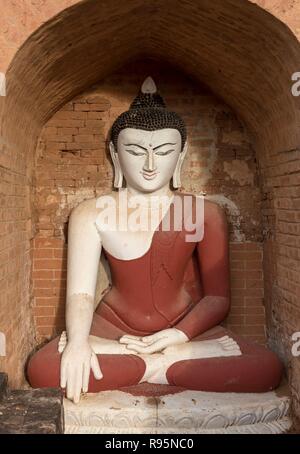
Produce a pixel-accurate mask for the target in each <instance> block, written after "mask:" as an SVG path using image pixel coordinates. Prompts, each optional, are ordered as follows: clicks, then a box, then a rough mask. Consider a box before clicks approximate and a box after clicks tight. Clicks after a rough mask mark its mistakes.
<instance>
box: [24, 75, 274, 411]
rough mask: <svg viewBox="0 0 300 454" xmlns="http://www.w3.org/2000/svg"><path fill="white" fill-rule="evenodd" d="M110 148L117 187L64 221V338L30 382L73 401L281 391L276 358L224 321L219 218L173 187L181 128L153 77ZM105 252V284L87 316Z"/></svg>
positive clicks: (33, 364) (224, 249)
mask: <svg viewBox="0 0 300 454" xmlns="http://www.w3.org/2000/svg"><path fill="white" fill-rule="evenodd" d="M109 147H110V153H111V158H112V163H113V166H114V172H115V175H114V190H113V191H112V192H111V193H109V194H105V195H103V196H100V197H98V198H93V199H90V200H86V201H84V202H82V203H81V204H79V206H78V207H76V208H75V209H74V210H73V211H72V213H71V216H70V221H69V230H68V264H67V297H66V331H65V332H63V333H62V335H61V336H60V337H58V338H56V339H54V340H52V341H50V342H49V343H48V344H46V345H45V346H44V347H42V348H41V349H40V350H39V351H37V352H36V353H35V354H34V355H33V356H32V357H31V359H30V361H29V364H28V370H27V373H28V378H29V382H30V384H31V386H32V387H59V386H60V387H62V388H63V389H65V393H66V397H67V398H68V399H71V400H73V401H74V402H75V403H76V402H79V400H80V396H81V393H85V392H100V391H104V390H113V389H122V388H128V387H130V386H132V385H138V384H140V383H150V384H151V383H153V384H158V385H171V386H173V387H180V388H185V389H189V390H200V391H213V392H265V391H268V390H272V389H274V388H276V387H277V386H278V384H279V383H280V380H281V376H282V364H281V362H280V361H279V359H278V358H277V356H276V355H275V354H274V353H273V352H272V351H271V350H269V349H268V348H266V347H265V346H262V345H258V344H255V343H250V342H248V341H246V340H244V339H243V338H242V337H240V336H238V335H236V334H234V333H232V332H230V331H228V330H226V329H225V328H224V327H222V326H221V325H220V324H221V322H222V321H223V320H224V319H225V317H226V315H227V314H228V311H229V309H230V283H229V258H228V248H229V239H228V228H227V222H226V216H225V214H224V212H223V210H222V209H221V208H220V207H219V206H218V205H217V204H215V203H213V202H211V201H209V200H207V199H206V198H205V197H203V196H202V197H200V196H195V195H192V194H185V193H183V192H181V191H180V190H179V188H180V186H181V181H180V172H181V167H182V163H183V160H184V157H185V155H186V152H187V133H186V128H185V125H184V122H183V120H182V119H181V117H180V116H179V115H178V114H177V113H175V112H171V111H169V110H168V109H167V107H166V105H165V103H164V100H163V98H162V97H161V96H160V95H159V93H158V92H157V89H156V86H155V83H154V81H153V80H152V79H151V78H147V79H146V80H145V82H144V84H143V85H142V88H141V90H140V92H139V94H138V95H137V97H136V98H135V100H134V101H133V103H132V104H131V106H130V108H129V110H128V111H126V112H123V113H122V114H121V115H120V116H119V117H118V118H117V119H116V120H115V122H114V124H113V125H112V128H111V141H110V145H109ZM125 196H126V197H125ZM187 200H188V201H189V202H190V203H186V201H187ZM162 201H163V203H162ZM180 206H181V207H183V208H184V209H181V211H180V210H179V209H177V208H178V207H180ZM137 207H138V208H137ZM141 219H144V220H145V219H146V220H147V222H141ZM166 219H167V220H168V222H164V221H165V220H166ZM179 221H180V222H179ZM185 221H187V222H185ZM101 252H102V253H103V254H104V255H105V256H106V258H107V261H108V263H109V267H110V272H111V286H110V289H109V290H108V292H107V293H106V294H105V295H104V296H103V298H102V300H101V301H100V302H99V304H98V306H97V307H96V310H94V307H95V305H94V303H95V301H94V300H95V290H96V283H97V274H98V267H99V260H100V255H101Z"/></svg>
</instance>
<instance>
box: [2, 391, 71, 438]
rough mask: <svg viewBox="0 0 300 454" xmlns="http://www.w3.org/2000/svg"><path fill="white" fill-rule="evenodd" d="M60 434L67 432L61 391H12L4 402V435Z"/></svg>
mask: <svg viewBox="0 0 300 454" xmlns="http://www.w3.org/2000/svg"><path fill="white" fill-rule="evenodd" d="M0 383H1V382H0ZM0 394H1V393H0ZM59 433H63V406H62V393H61V391H60V390H58V389H31V390H17V391H9V393H8V395H7V397H5V398H3V399H2V401H1V402H0V434H59Z"/></svg>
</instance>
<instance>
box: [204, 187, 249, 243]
mask: <svg viewBox="0 0 300 454" xmlns="http://www.w3.org/2000/svg"><path fill="white" fill-rule="evenodd" d="M200 195H201V194H200ZM205 198H206V199H208V200H211V201H212V202H215V203H217V204H218V205H220V206H222V207H223V208H225V207H226V208H227V210H228V211H229V214H230V215H231V216H232V217H234V218H235V219H236V221H235V223H233V224H232V225H233V239H234V241H236V242H238V243H240V242H241V243H242V242H243V241H246V237H245V234H244V233H242V232H241V220H242V216H241V214H240V210H239V209H238V207H237V205H236V204H235V203H234V202H233V201H232V200H230V199H229V198H228V197H226V196H225V195H223V194H212V195H206V196H205Z"/></svg>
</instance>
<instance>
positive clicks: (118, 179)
mask: <svg viewBox="0 0 300 454" xmlns="http://www.w3.org/2000/svg"><path fill="white" fill-rule="evenodd" d="M109 151H110V155H111V159H112V162H113V166H114V175H115V176H114V188H117V189H119V188H121V187H122V185H123V172H122V169H121V166H120V161H119V156H118V153H117V152H116V151H115V147H114V144H113V143H112V142H110V143H109Z"/></svg>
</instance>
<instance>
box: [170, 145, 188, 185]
mask: <svg viewBox="0 0 300 454" xmlns="http://www.w3.org/2000/svg"><path fill="white" fill-rule="evenodd" d="M187 150H188V144H187V142H186V143H185V145H184V148H183V150H182V152H181V153H180V155H179V158H178V161H177V164H176V167H175V170H174V173H173V188H175V189H179V188H180V187H181V168H182V164H183V161H184V158H185V155H186V153H187Z"/></svg>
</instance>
